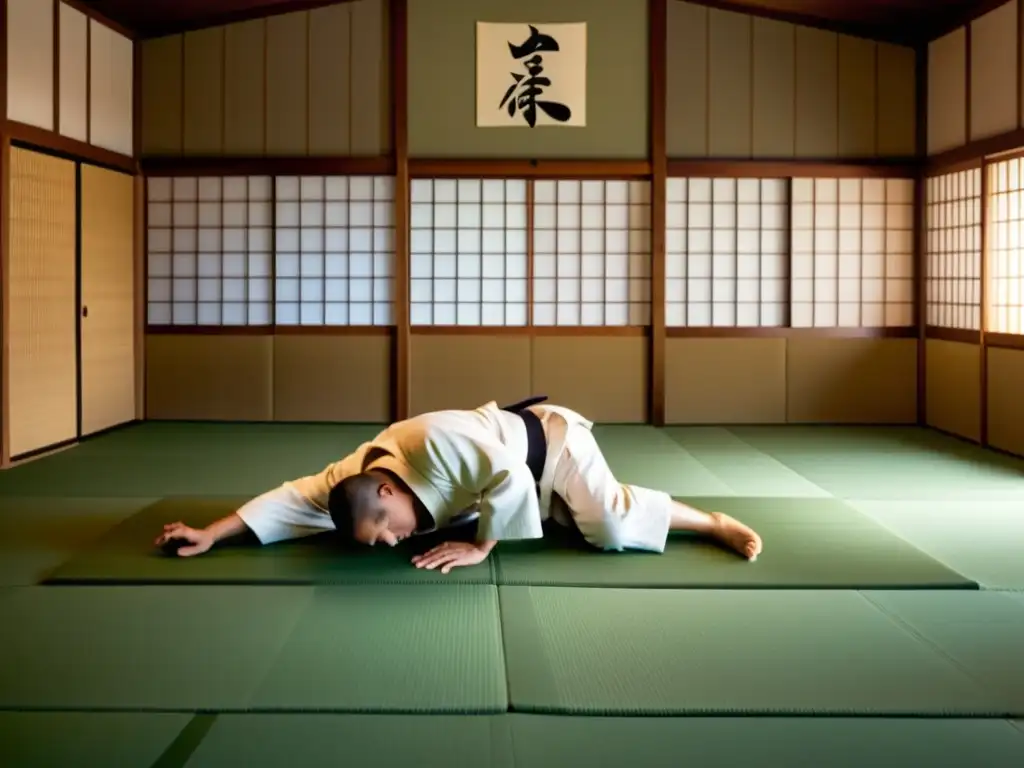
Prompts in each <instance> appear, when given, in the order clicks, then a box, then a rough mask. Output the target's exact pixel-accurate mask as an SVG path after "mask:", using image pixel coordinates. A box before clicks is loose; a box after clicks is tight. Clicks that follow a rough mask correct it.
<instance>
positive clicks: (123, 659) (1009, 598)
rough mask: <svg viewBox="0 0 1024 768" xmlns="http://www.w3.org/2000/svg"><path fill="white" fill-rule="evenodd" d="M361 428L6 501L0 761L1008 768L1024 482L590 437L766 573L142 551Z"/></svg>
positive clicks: (1023, 725)
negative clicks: (435, 565)
mask: <svg viewBox="0 0 1024 768" xmlns="http://www.w3.org/2000/svg"><path fill="white" fill-rule="evenodd" d="M376 431H377V427H373V426H334V425H309V426H302V425H299V426H292V425H216V424H176V423H149V424H144V425H139V426H134V427H130V428H126V429H123V430H120V431H117V432H113V433H111V434H109V435H105V436H103V437H100V438H97V439H95V440H92V441H88V442H87V443H85V444H83V445H81V446H80V447H78V448H75V449H74V450H71V451H67V452H64V453H60V454H57V455H54V456H52V457H49V458H46V459H43V460H41V461H38V462H35V463H31V464H28V465H25V466H23V467H20V468H17V469H14V470H11V471H8V472H5V473H2V474H0V620H2V627H3V629H2V630H0V659H2V662H0V765H3V766H5V767H6V766H11V768H28V767H34V766H118V768H136V767H138V768H149V766H154V767H156V766H159V767H160V768H168V767H169V766H188V767H189V768H200V767H205V766H245V767H246V768H260V767H262V766H289V768H290V767H291V766H303V767H304V768H305V767H306V766H314V767H319V766H338V765H358V766H408V765H417V766H463V765H465V766H492V765H493V766H501V767H502V768H541V767H542V766H543V767H548V766H550V767H551V768H565V767H566V766H570V765H572V764H577V763H578V764H580V765H587V766H588V768H596V767H597V766H609V767H611V766H616V768H618V767H619V766H623V765H631V766H666V767H668V766H673V767H677V766H685V765H699V766H702V768H705V767H707V766H741V765H742V766H747V765H750V764H755V765H761V766H771V767H772V768H775V767H776V766H779V767H782V766H795V765H798V764H800V765H802V764H806V765H821V766H828V767H829V768H840V767H846V766H872V767H873V768H878V767H880V766H885V767H887V766H901V767H902V766H915V765H920V766H929V768H939V767H940V766H949V767H950V768H952V767H953V766H955V767H956V768H963V767H964V766H971V768H981V766H1015V767H1019V766H1021V765H1024V554H1022V553H1024V462H1022V461H1017V460H1014V459H1010V458H1006V457H1003V456H1000V455H997V454H994V453H990V452H985V451H981V450H980V449H978V448H976V447H973V446H970V445H967V444H965V443H962V442H959V441H957V440H954V439H952V438H948V437H945V436H942V435H939V434H937V433H934V432H931V431H927V430H920V429H915V428H891V429H890V428H830V427H795V426H792V427H744V428H739V427H736V428H728V429H725V428H713V427H707V428H674V429H655V428H651V427H641V426H600V427H598V428H597V429H596V432H597V435H598V438H599V441H600V442H601V444H602V446H603V448H604V450H605V454H606V456H607V458H608V460H609V462H610V464H611V465H612V467H613V469H614V470H615V471H616V472H617V474H618V475H619V477H620V478H621V479H622V480H624V481H628V482H636V483H640V484H646V485H651V486H654V487H659V488H662V489H664V490H666V491H669V492H670V493H672V494H673V495H674V496H677V497H679V498H684V499H687V500H691V501H692V502H693V503H696V504H699V505H702V506H705V507H710V508H717V509H721V510H724V511H728V512H730V513H732V514H735V515H737V516H738V517H741V518H742V519H745V520H749V521H750V522H751V523H753V524H754V525H755V527H757V528H758V529H759V530H760V531H761V533H762V535H763V536H764V539H765V552H764V555H763V556H762V558H760V559H759V560H758V562H756V563H753V564H748V563H744V562H742V561H739V560H738V559H736V558H733V557H732V556H731V555H729V554H727V553H725V552H723V551H721V550H719V549H718V548H716V547H714V546H712V545H709V544H707V543H706V542H703V541H700V540H696V539H693V538H691V537H685V536H684V537H678V538H674V539H673V541H672V543H671V545H670V547H669V551H668V552H667V553H666V554H665V555H664V556H661V557H658V556H651V555H644V554H627V555H603V554H599V553H594V552H586V551H584V550H583V549H582V548H581V547H580V546H579V543H578V542H577V541H575V540H573V539H571V538H558V537H556V538H555V539H553V540H549V541H547V542H546V543H540V544H537V543H533V544H526V545H515V546H505V545H501V546H499V547H498V550H497V556H496V557H493V558H492V559H491V560H490V561H488V563H486V564H485V565H484V566H481V567H479V568H475V569H465V570H461V571H456V572H454V573H453V574H452V575H451V576H450V577H448V578H441V577H438V576H437V575H436V574H433V575H431V574H424V573H422V572H418V571H416V570H415V569H413V568H412V567H411V566H408V565H407V558H408V556H409V555H410V554H411V552H410V551H408V550H402V551H398V552H374V553H372V556H368V554H367V553H364V552H339V551H338V550H337V548H336V545H335V544H333V543H330V542H328V541H327V540H326V539H324V538H321V539H314V540H310V541H306V542H299V543H296V544H292V545H283V546H274V547H270V548H264V549H255V548H250V549H246V548H225V549H222V550H219V551H217V552H215V553H211V554H210V555H207V556H204V557H203V558H197V559H195V560H191V561H180V560H173V559H169V558H165V557H163V556H161V555H159V554H157V553H154V552H153V551H152V550H151V547H150V543H151V540H152V538H153V537H154V536H155V535H156V534H157V532H158V531H159V528H160V525H162V523H163V522H170V521H172V520H175V519H186V520H188V521H196V522H198V523H202V522H205V521H207V520H209V519H213V518H215V517H217V516H220V515H222V514H225V513H226V512H229V511H230V510H231V509H232V507H234V506H236V505H237V504H239V503H241V502H242V501H244V500H245V499H246V498H248V497H250V496H252V495H255V494H258V493H260V492H262V491H263V490H266V489H268V488H271V487H273V486H275V485H277V484H278V483H280V482H282V481H284V480H287V479H290V478H293V477H296V476H300V475H303V474H307V473H312V472H316V471H318V470H320V469H321V468H322V467H323V466H324V465H326V464H327V463H328V462H330V461H332V460H335V459H337V458H339V457H341V456H343V455H344V454H345V453H346V452H347V451H348V450H350V449H352V448H354V447H355V446H356V445H357V444H358V443H359V442H360V441H362V440H364V439H367V438H368V437H371V436H372V435H373V434H374V433H375V432H376ZM1015 718H1016V719H1015Z"/></svg>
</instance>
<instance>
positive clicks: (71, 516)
mask: <svg viewBox="0 0 1024 768" xmlns="http://www.w3.org/2000/svg"><path fill="white" fill-rule="evenodd" d="M152 502H153V499H123V498H122V499H75V498H70V499H47V498H27V499H26V498H20V497H19V498H12V497H2V496H0V586H28V585H30V584H38V583H39V582H40V581H41V580H42V579H44V578H45V577H46V576H47V574H48V573H49V572H50V571H51V570H52V569H53V568H55V567H56V566H58V565H60V563H61V562H62V561H63V560H65V559H67V558H68V557H71V556H72V555H74V554H75V553H77V552H80V551H82V550H83V549H86V548H88V547H89V546H91V545H92V544H93V542H94V541H96V539H98V538H99V537H100V536H102V535H103V534H104V533H106V532H107V531H109V530H110V529H111V528H113V527H114V526H115V525H117V524H118V523H119V522H121V521H122V520H124V519H125V518H126V517H129V516H130V515H132V514H134V513H135V512H138V511H139V510H140V509H142V508H143V507H145V506H146V505H147V504H150V503H152Z"/></svg>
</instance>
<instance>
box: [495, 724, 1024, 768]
mask: <svg viewBox="0 0 1024 768" xmlns="http://www.w3.org/2000/svg"><path fill="white" fill-rule="evenodd" d="M511 719H512V737H513V740H514V743H515V750H516V766H517V768H566V767H567V766H571V765H586V766H587V768H621V766H634V768H680V767H681V766H700V768H747V766H751V765H756V766H759V767H760V768H798V767H799V766H806V767H807V768H811V767H812V766H814V767H815V768H817V767H818V766H820V767H821V768H865V766H872V768H911V767H912V766H913V767H915V768H916V767H918V766H920V768H924V767H925V766H927V768H968V767H969V768H982V766H984V768H1019V766H1021V765H1024V733H1020V732H1018V731H1017V730H1016V729H1015V728H1014V727H1013V726H1012V725H1011V724H1010V723H1007V722H1006V721H1005V720H951V719H941V720H924V719H921V720H918V719H892V720H883V719H877V718H830V717H829V718H811V719H805V718H771V717H766V718H760V717H758V718H751V717H745V718H744V717H740V718H721V717H687V718H644V717H630V718H609V717H550V716H542V715H512V716H511Z"/></svg>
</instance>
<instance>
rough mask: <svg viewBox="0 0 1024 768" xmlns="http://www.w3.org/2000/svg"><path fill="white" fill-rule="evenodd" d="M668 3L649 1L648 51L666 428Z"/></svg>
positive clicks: (660, 411) (659, 365) (656, 398)
mask: <svg viewBox="0 0 1024 768" xmlns="http://www.w3.org/2000/svg"><path fill="white" fill-rule="evenodd" d="M668 2H670V0H649V5H648V13H647V15H648V20H647V23H648V26H647V29H648V35H647V50H648V54H649V57H650V66H649V67H648V71H649V72H650V75H648V77H649V78H650V96H649V99H648V100H649V101H650V108H649V110H650V117H649V121H650V124H651V138H650V142H651V143H650V153H651V344H650V352H649V354H650V361H649V366H648V377H649V381H648V419H649V420H650V422H651V423H652V424H654V426H656V427H662V426H664V425H665V418H666V417H665V389H666V386H667V383H666V380H665V275H666V269H665V227H666V187H667V185H668V155H667V154H666V143H665V142H666V137H665V134H666V104H665V100H666V83H665V78H666V71H665V70H666V60H667V53H668V39H667V32H666V30H667V27H668Z"/></svg>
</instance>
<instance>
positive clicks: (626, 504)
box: [156, 398, 762, 573]
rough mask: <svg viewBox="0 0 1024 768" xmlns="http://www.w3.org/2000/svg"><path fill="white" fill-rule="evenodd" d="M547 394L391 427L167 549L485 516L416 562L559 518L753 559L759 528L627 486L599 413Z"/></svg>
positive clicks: (603, 544) (399, 531)
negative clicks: (472, 534)
mask: <svg viewBox="0 0 1024 768" xmlns="http://www.w3.org/2000/svg"><path fill="white" fill-rule="evenodd" d="M541 400H543V398H540V399H537V400H534V401H527V402H526V403H521V404H517V405H516V406H508V407H506V408H499V407H498V406H497V404H496V403H494V402H489V403H487V404H485V405H482V406H480V407H479V408H476V409H473V410H446V411H435V412H432V413H425V414H421V415H419V416H415V417H413V418H410V419H407V420H405V421H400V422H396V423H394V424H392V425H391V426H389V427H387V428H386V429H385V430H383V431H382V432H381V433H380V434H379V435H377V437H375V438H374V439H373V440H371V441H369V442H367V443H364V444H363V445H361V446H360V447H359V448H357V449H356V450H355V451H354V452H352V453H351V454H349V455H348V456H346V457H345V458H344V459H342V460H341V461H338V462H336V463H333V464H331V465H329V466H327V467H326V468H325V469H324V470H323V471H321V472H320V473H318V474H316V475H310V476H307V477H303V478H299V479H297V480H294V481H291V482H287V483H284V484H283V485H281V486H280V487H278V488H276V489H274V490H271V491H268V492H267V493H264V494H263V495H261V496H258V497H256V498H255V499H253V500H251V501H249V502H248V503H246V504H245V505H243V506H242V507H241V508H240V509H239V510H237V511H236V512H235V513H233V514H232V515H229V516H227V517H225V518H223V519H221V520H218V521H217V522H215V523H213V524H212V525H210V526H208V527H207V528H203V529H195V528H191V527H189V526H187V525H185V524H184V523H182V522H177V523H172V524H170V525H167V526H165V527H164V531H163V533H162V534H161V535H160V536H158V537H157V539H156V544H157V546H166V545H168V544H173V545H175V546H180V548H178V549H177V554H178V555H179V556H182V557H189V556H194V555H198V554H201V553H203V552H206V551H208V550H209V549H210V548H211V547H212V546H214V544H216V543H217V542H218V541H222V540H223V539H225V538H228V537H232V536H235V535H238V534H242V533H245V532H247V531H248V532H251V533H252V534H254V535H255V537H256V538H257V539H258V540H259V542H260V543H261V544H271V543H274V542H278V541H284V540H288V539H296V538H300V537H303V536H309V535H313V534H317V533H321V532H324V531H330V530H334V531H336V532H338V533H339V534H340V535H342V536H344V537H345V538H348V539H352V540H354V541H356V542H361V543H363V544H366V545H369V546H375V545H378V544H383V545H386V546H394V545H396V544H397V543H398V542H400V541H403V540H404V539H407V538H409V537H410V536H415V535H420V534H424V533H429V532H435V531H443V530H446V529H451V528H453V527H455V526H459V525H461V524H463V523H466V522H469V521H472V520H475V521H476V523H477V534H476V539H475V541H470V542H466V541H454V540H449V541H445V542H444V543H442V544H440V545H439V546H437V547H434V548H433V549H431V550H430V551H428V552H426V553H424V554H422V555H417V556H416V557H414V558H413V564H414V565H415V566H416V567H419V568H429V569H434V568H440V570H441V571H442V573H448V572H449V571H450V570H451V569H452V568H453V567H457V566H469V565H475V564H477V563H480V562H483V561H484V560H485V559H486V558H487V557H488V555H489V554H490V552H491V550H492V549H493V548H494V547H495V545H496V544H497V543H498V542H499V541H515V540H524V539H538V538H541V537H543V528H542V524H543V523H544V522H545V521H546V520H552V521H554V522H556V523H558V524H561V525H566V526H572V525H574V526H575V527H576V528H577V529H578V530H579V531H580V533H581V534H582V535H583V537H584V538H585V539H586V540H587V541H588V542H589V543H590V544H591V545H593V546H594V547H595V548H597V549H601V550H611V551H623V550H628V549H635V550H643V551H649V552H663V551H664V549H665V544H666V541H667V538H668V534H669V532H670V531H690V532H696V533H701V534H705V535H708V536H711V537H712V538H714V539H716V540H717V541H719V542H720V543H721V544H723V545H725V546H726V547H728V548H730V549H733V550H735V551H736V552H737V553H738V554H740V555H741V556H743V557H745V558H747V559H748V560H753V559H755V558H756V557H757V556H758V555H759V554H760V553H761V549H762V542H761V538H760V537H759V536H758V535H757V534H756V533H755V532H754V531H753V530H751V529H750V528H749V527H747V526H746V525H744V524H742V523H741V522H739V521H737V520H735V519H733V518H731V517H729V516H728V515H724V514H721V513H718V512H711V513H708V512H704V511H701V510H697V509H694V508H692V507H689V506H687V505H685V504H682V503H680V502H678V501H675V500H673V499H672V498H671V497H670V496H669V495H668V494H667V493H665V492H663V491H658V490H652V489H649V488H643V487H640V486H637V485H630V484H624V483H620V482H619V481H618V480H617V479H616V478H615V476H614V475H613V473H612V472H611V469H610V468H609V467H608V464H607V462H606V461H605V459H604V456H603V455H602V453H601V450H600V448H599V446H598V444H597V441H596V440H595V439H594V436H593V432H592V427H593V424H592V422H590V421H588V420H587V419H586V418H584V417H583V416H581V415H580V414H578V413H576V412H574V411H572V410H570V409H568V408H564V407H561V406H556V405H551V404H542V403H541Z"/></svg>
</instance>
